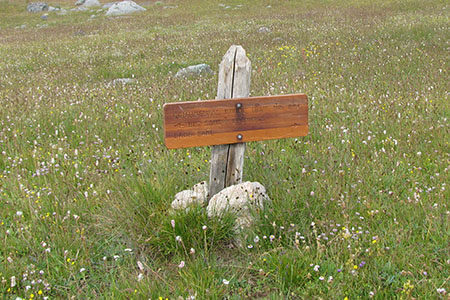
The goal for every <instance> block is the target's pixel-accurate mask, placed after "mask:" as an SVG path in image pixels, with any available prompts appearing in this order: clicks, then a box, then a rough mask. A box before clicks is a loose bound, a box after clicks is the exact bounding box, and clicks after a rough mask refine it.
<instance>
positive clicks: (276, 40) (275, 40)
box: [272, 37, 283, 43]
mask: <svg viewBox="0 0 450 300" xmlns="http://www.w3.org/2000/svg"><path fill="white" fill-rule="evenodd" d="M282 41H283V39H282V38H280V37H276V38H274V39H273V40H272V42H274V43H279V42H282Z"/></svg>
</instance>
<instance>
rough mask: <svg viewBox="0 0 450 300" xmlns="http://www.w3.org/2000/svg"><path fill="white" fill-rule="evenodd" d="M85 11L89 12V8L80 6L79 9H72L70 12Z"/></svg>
mask: <svg viewBox="0 0 450 300" xmlns="http://www.w3.org/2000/svg"><path fill="white" fill-rule="evenodd" d="M87 10H89V8H87V7H82V6H81V7H74V8H72V9H71V10H70V11H87Z"/></svg>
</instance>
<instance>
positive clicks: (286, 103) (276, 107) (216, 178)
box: [164, 45, 308, 198]
mask: <svg viewBox="0 0 450 300" xmlns="http://www.w3.org/2000/svg"><path fill="white" fill-rule="evenodd" d="M250 74H251V63H250V60H249V59H248V58H247V56H246V54H245V50H244V49H243V48H242V47H241V46H234V45H233V46H231V47H230V49H229V50H228V51H227V53H226V54H225V55H224V57H223V59H222V62H221V63H220V69H219V83H218V89H217V97H216V99H218V100H209V101H190V102H177V103H167V104H165V105H164V138H165V143H166V146H167V148H169V149H176V148H187V147H198V146H209V145H211V146H213V148H212V157H211V170H210V178H209V183H210V184H209V198H210V197H212V196H214V195H215V194H216V193H218V192H219V191H221V190H222V189H224V188H225V187H228V186H231V185H234V184H238V183H241V182H242V170H243V166H244V152H245V143H246V142H253V141H262V140H271V139H280V138H291V137H298V136H305V135H307V134H308V98H307V96H306V95H305V94H294V95H279V96H263V97H248V96H249V92H250Z"/></svg>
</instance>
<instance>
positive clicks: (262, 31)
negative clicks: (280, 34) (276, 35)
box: [258, 26, 272, 33]
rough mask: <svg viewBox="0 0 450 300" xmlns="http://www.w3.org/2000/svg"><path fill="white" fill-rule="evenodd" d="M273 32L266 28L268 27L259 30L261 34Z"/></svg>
mask: <svg viewBox="0 0 450 300" xmlns="http://www.w3.org/2000/svg"><path fill="white" fill-rule="evenodd" d="M271 31H272V30H270V28H269V27H266V26H262V27H259V29H258V32H260V33H269V32H271Z"/></svg>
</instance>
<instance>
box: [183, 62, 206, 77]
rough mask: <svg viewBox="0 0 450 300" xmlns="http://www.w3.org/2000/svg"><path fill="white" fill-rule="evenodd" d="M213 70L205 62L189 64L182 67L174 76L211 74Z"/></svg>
mask: <svg viewBox="0 0 450 300" xmlns="http://www.w3.org/2000/svg"><path fill="white" fill-rule="evenodd" d="M212 74H214V72H213V71H212V70H211V67H210V66H209V65H207V64H199V65H194V66H189V67H186V68H183V69H181V70H179V71H178V72H177V74H175V77H176V78H182V77H189V76H199V75H212Z"/></svg>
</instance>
